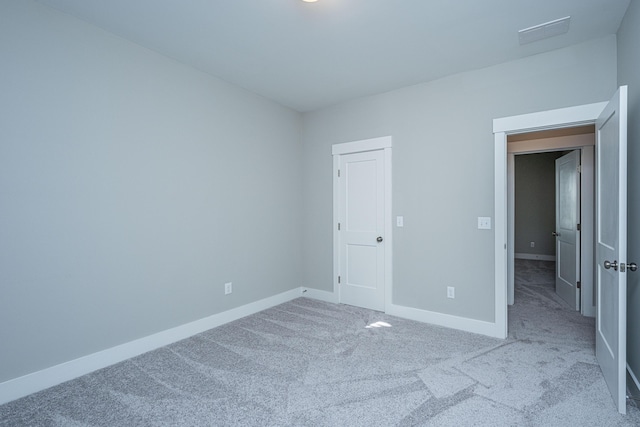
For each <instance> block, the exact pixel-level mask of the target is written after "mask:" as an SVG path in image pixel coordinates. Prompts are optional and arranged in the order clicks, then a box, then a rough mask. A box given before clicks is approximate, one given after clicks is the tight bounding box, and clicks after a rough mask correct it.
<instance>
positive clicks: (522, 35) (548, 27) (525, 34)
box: [518, 16, 571, 44]
mask: <svg viewBox="0 0 640 427" xmlns="http://www.w3.org/2000/svg"><path fill="white" fill-rule="evenodd" d="M570 20H571V17H570V16H565V17H564V18H560V19H555V20H553V21H549V22H545V23H544V24H539V25H534V26H533V27H529V28H525V29H523V30H520V31H518V37H519V39H520V44H527V43H533V42H537V41H538V40H542V39H548V38H549V37H554V36H559V35H560V34H565V33H567V32H568V31H569V21H570Z"/></svg>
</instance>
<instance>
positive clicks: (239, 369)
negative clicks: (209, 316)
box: [0, 265, 640, 427]
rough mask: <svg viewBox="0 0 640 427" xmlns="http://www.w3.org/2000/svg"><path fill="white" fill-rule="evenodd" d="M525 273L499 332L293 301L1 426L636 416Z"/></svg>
mask: <svg viewBox="0 0 640 427" xmlns="http://www.w3.org/2000/svg"><path fill="white" fill-rule="evenodd" d="M520 267H521V268H524V267H522V266H520ZM532 268H533V269H535V268H537V269H538V270H539V271H538V272H537V273H534V272H532V271H529V272H524V271H521V272H520V274H522V275H523V277H524V276H526V277H528V280H527V283H526V284H519V285H518V286H517V288H516V292H517V294H516V304H515V305H514V306H513V307H512V308H510V309H509V329H510V337H509V339H507V340H498V339H492V338H487V337H484V336H480V335H474V334H469V333H464V332H459V331H455V330H450V329H446V328H440V327H434V326H429V325H425V324H422V323H418V322H413V321H409V320H403V319H399V318H395V317H392V316H387V315H385V314H381V313H378V312H374V311H371V310H365V309H360V308H355V307H350V306H342V305H334V304H329V303H325V302H319V301H315V300H311V299H306V298H299V299H296V300H294V301H291V302H289V303H286V304H282V305H280V306H277V307H274V308H272V309H269V310H266V311H263V312H261V313H258V314H255V315H252V316H249V317H246V318H244V319H241V320H238V321H236V322H233V323H230V324H227V325H225V326H222V327H219V328H215V329H212V330H210V331H207V332H205V333H202V334H200V335H197V336H194V337H192V338H190V339H187V340H184V341H181V342H178V343H175V344H173V345H170V346H167V347H164V348H161V349H159V350H156V351H153V352H150V353H147V354H144V355H142V356H139V357H136V358H134V359H131V360H128V361H126V362H123V363H120V364H118V365H115V366H112V367H109V368H106V369H102V370H100V371H97V372H95V373H92V374H89V375H86V376H84V377H81V378H78V379H76V380H73V381H70V382H67V383H65V384H62V385H59V386H57V387H53V388H51V389H49V390H45V391H43V392H40V393H36V394H34V395H31V396H28V397H25V398H23V399H19V400H17V401H14V402H10V403H8V404H6V405H3V406H0V425H2V426H78V427H79V426H182V425H185V426H227V425H228V426H235V425H238V426H395V425H398V426H410V425H421V426H422V425H425V426H427V425H434V426H449V425H450V426H466V425H488V426H489V425H490V426H496V425H517V426H521V425H522V426H528V425H531V426H535V425H541V426H555V425H557V426H570V425H575V426H627V425H628V426H631V425H635V426H637V425H640V411H639V410H638V409H637V408H636V407H635V406H633V405H628V414H627V415H626V416H621V415H619V414H618V413H617V412H616V410H615V407H614V405H613V401H612V400H611V397H610V396H609V392H608V390H607V387H606V385H605V383H604V380H603V378H602V374H601V373H600V369H599V367H598V365H597V363H596V360H595V356H594V338H593V337H594V322H593V319H586V318H583V317H582V316H580V314H578V313H576V312H572V311H570V310H569V309H568V308H567V307H566V306H565V305H564V304H563V303H562V302H561V301H560V300H559V299H558V298H557V297H556V296H555V294H554V292H553V287H552V285H550V284H549V283H545V281H546V282H548V279H547V278H545V277H546V276H545V273H544V271H543V270H545V269H544V268H540V266H539V265H533V267H532ZM536 277H537V279H536ZM536 282H539V283H536Z"/></svg>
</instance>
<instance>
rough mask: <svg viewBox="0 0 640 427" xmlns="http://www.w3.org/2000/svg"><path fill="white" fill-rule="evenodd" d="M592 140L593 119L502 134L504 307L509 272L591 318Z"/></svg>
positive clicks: (511, 285)
mask: <svg viewBox="0 0 640 427" xmlns="http://www.w3.org/2000/svg"><path fill="white" fill-rule="evenodd" d="M594 145H595V128H594V126H593V125H584V126H576V127H568V128H561V129H551V130H545V131H538V132H529V133H522V134H516V135H510V136H508V137H507V164H508V178H507V181H508V185H507V188H508V191H507V205H508V215H507V216H508V218H507V225H508V232H507V234H508V237H509V238H508V274H507V280H508V297H507V302H508V304H509V305H512V304H513V303H514V301H515V281H516V277H517V278H518V280H519V281H520V282H523V281H524V282H527V281H529V282H536V281H537V282H541V283H540V284H544V283H546V284H547V285H548V286H549V285H551V286H552V287H554V288H555V292H556V293H557V295H558V297H559V298H561V299H563V300H564V301H565V302H566V303H567V304H568V305H569V306H570V307H572V309H575V310H579V311H580V312H581V313H582V314H583V315H584V316H588V317H594V316H595V293H594V291H595V287H594V280H593V233H594V222H593V200H594V188H593V185H594V173H593V171H594V167H595V165H594V155H593V153H594ZM578 165H579V166H578ZM558 167H560V169H558ZM567 168H568V169H567ZM566 177H569V178H570V179H569V181H570V182H571V184H570V186H569V190H570V191H567V188H566V185H565V184H563V183H565V181H566ZM569 181H567V182H569ZM558 185H560V186H559V187H558ZM556 192H557V195H556ZM567 222H568V223H569V224H568V225H566V223H567ZM563 224H565V225H563ZM549 281H552V283H547V282H549Z"/></svg>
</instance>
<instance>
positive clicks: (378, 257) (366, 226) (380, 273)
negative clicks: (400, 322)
mask: <svg viewBox="0 0 640 427" xmlns="http://www.w3.org/2000/svg"><path fill="white" fill-rule="evenodd" d="M332 152H333V155H334V223H335V226H334V274H335V276H334V294H337V296H338V301H339V302H341V303H344V304H350V305H355V306H359V307H366V308H370V309H373V310H378V311H384V310H385V308H386V306H387V304H390V302H391V298H390V296H391V289H390V288H391V277H392V276H391V241H392V239H391V137H383V138H375V139H370V140H364V141H356V142H351V143H345V144H336V145H334V146H333V147H332Z"/></svg>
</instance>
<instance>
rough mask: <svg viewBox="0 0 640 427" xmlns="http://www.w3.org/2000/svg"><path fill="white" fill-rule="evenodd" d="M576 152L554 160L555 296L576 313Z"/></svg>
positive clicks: (577, 246) (578, 267)
mask: <svg viewBox="0 0 640 427" xmlns="http://www.w3.org/2000/svg"><path fill="white" fill-rule="evenodd" d="M579 166H580V150H575V151H572V152H571V153H569V154H565V155H564V156H562V157H560V158H558V159H556V230H555V232H554V235H555V236H556V293H557V294H558V296H560V298H562V299H563V300H564V301H565V302H566V303H567V304H569V306H570V307H571V308H573V309H575V310H580V290H579V289H578V281H579V280H580V230H579V229H578V228H579V227H578V223H579V222H580V174H579Z"/></svg>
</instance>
